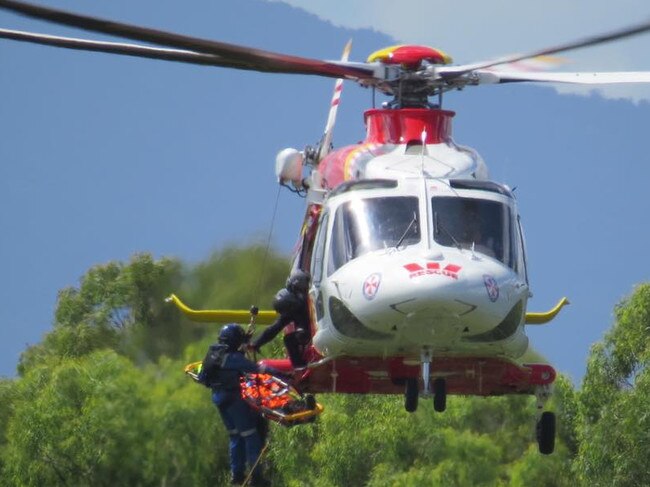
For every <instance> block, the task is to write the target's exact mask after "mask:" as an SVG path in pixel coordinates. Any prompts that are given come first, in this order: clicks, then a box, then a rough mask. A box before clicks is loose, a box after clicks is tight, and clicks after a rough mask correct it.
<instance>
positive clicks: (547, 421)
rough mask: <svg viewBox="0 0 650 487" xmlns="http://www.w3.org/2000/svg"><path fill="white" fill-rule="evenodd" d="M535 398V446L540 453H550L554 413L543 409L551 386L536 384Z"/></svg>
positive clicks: (553, 446) (551, 451) (553, 448)
mask: <svg viewBox="0 0 650 487" xmlns="http://www.w3.org/2000/svg"><path fill="white" fill-rule="evenodd" d="M535 397H536V398H537V423H536V425H535V436H536V438H537V446H538V447H539V452H540V453H541V454H542V455H550V454H551V453H553V450H555V413H553V412H551V411H544V412H542V410H543V409H544V405H545V404H546V401H548V399H549V398H550V397H551V388H550V387H549V386H548V385H544V386H538V387H537V388H536V389H535Z"/></svg>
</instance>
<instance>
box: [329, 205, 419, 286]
mask: <svg viewBox="0 0 650 487" xmlns="http://www.w3.org/2000/svg"><path fill="white" fill-rule="evenodd" d="M420 239H421V237H420V212H419V208H418V198H417V197H415V196H399V197H398V196H393V197H380V198H365V199H354V200H351V201H348V202H346V203H343V204H342V205H341V206H339V207H338V208H337V210H336V214H335V215H334V225H333V227H332V238H331V244H330V251H329V259H328V266H327V274H328V275H331V274H332V273H334V272H335V271H336V270H337V269H339V268H340V267H341V266H342V265H344V264H346V263H347V262H350V261H351V260H354V259H356V258H357V257H360V256H362V255H364V254H366V253H368V252H372V251H374V250H379V249H383V248H391V247H400V248H402V247H406V246H409V245H413V244H416V243H418V242H420Z"/></svg>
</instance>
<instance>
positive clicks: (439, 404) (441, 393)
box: [421, 348, 447, 412]
mask: <svg viewBox="0 0 650 487" xmlns="http://www.w3.org/2000/svg"><path fill="white" fill-rule="evenodd" d="M421 358H422V381H423V383H424V384H423V385H424V387H423V389H422V395H423V396H425V397H428V396H431V395H433V409H435V410H436V411H438V412H442V411H444V410H445V409H447V381H446V380H445V379H444V378H442V377H438V378H436V379H435V380H434V381H433V391H431V389H430V388H429V384H430V382H431V351H430V350H429V349H428V348H423V349H422V356H421Z"/></svg>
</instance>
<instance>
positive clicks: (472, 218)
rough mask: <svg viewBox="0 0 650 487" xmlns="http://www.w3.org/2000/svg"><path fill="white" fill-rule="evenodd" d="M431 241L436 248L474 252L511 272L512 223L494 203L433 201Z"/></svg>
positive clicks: (507, 213)
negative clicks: (499, 263) (504, 265)
mask: <svg viewBox="0 0 650 487" xmlns="http://www.w3.org/2000/svg"><path fill="white" fill-rule="evenodd" d="M431 206H432V210H433V238H434V240H435V241H436V242H438V243H439V244H440V245H444V246H446V247H459V248H462V249H472V248H473V249H474V251H475V252H479V253H482V254H484V255H487V256H488V257H492V258H494V259H497V260H500V261H501V262H503V263H504V264H506V265H507V266H509V267H511V268H513V269H515V267H516V262H517V260H516V259H517V255H516V252H515V250H514V248H515V245H514V243H515V230H514V222H513V219H512V217H511V212H510V208H509V207H508V206H507V205H505V204H503V203H499V202H498V201H491V200H483V199H476V198H459V197H435V198H432V199H431Z"/></svg>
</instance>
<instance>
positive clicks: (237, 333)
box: [219, 323, 246, 350]
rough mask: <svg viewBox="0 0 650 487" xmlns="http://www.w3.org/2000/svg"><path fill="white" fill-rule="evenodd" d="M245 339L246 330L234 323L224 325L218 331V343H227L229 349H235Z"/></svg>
mask: <svg viewBox="0 0 650 487" xmlns="http://www.w3.org/2000/svg"><path fill="white" fill-rule="evenodd" d="M245 341H246V332H245V331H244V329H243V328H242V327H241V326H239V325H237V324H235V323H229V324H227V325H225V326H224V327H223V328H222V329H221V331H220V332H219V343H223V344H224V345H228V348H230V349H231V350H237V349H238V348H239V347H241V346H242V344H243V343H244V342H245Z"/></svg>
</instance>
